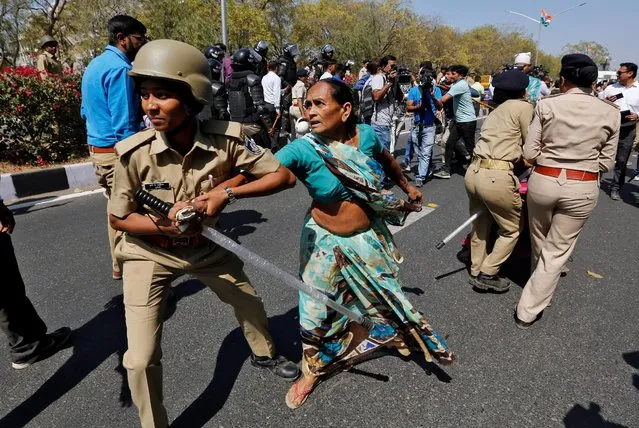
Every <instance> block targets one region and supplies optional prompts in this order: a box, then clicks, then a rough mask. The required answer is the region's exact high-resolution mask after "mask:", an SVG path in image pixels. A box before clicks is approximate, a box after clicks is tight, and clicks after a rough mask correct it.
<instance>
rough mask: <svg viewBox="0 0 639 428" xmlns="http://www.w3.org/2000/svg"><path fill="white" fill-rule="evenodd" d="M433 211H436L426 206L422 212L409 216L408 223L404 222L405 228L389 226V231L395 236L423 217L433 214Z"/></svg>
mask: <svg viewBox="0 0 639 428" xmlns="http://www.w3.org/2000/svg"><path fill="white" fill-rule="evenodd" d="M433 211H435V208H429V207H427V206H424V207H423V208H422V210H421V211H420V212H417V213H411V214H409V215H408V217H407V218H406V221H405V222H404V225H403V226H390V225H389V226H388V230H390V232H391V233H392V234H393V235H395V234H396V233H397V232H399V231H400V230H402V229H404V228H406V227H408V226H410V225H411V224H413V223H415V222H416V221H417V220H419V219H421V218H422V217H424V216H426V215H428V214H430V213H432V212H433Z"/></svg>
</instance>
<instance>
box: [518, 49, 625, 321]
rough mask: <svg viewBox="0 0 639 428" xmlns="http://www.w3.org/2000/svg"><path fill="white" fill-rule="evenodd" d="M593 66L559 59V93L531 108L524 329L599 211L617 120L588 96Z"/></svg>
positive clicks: (613, 111) (606, 105)
mask: <svg viewBox="0 0 639 428" xmlns="http://www.w3.org/2000/svg"><path fill="white" fill-rule="evenodd" d="M596 80H597V65H596V64H595V63H594V61H593V60H592V59H590V57H588V56H587V55H583V54H570V55H566V56H564V57H563V58H562V59H561V73H560V81H561V86H560V90H561V93H560V94H558V95H553V96H549V97H546V98H543V99H541V100H539V101H538V102H537V106H536V107H535V116H534V119H533V122H532V124H531V125H530V128H529V130H528V137H527V138H526V143H525V145H524V159H526V160H527V161H528V162H530V163H531V164H534V165H535V166H534V170H533V173H532V174H531V176H530V179H529V180H528V194H527V196H528V198H527V203H528V216H529V225H530V235H531V242H532V266H533V269H534V270H533V273H532V275H531V277H530V279H529V280H528V282H527V283H526V286H525V287H524V290H523V292H522V295H521V298H520V300H519V303H518V305H517V309H516V312H515V322H516V323H517V326H518V327H519V328H524V329H525V328H529V327H530V326H531V325H532V324H533V323H534V322H535V321H537V320H538V319H539V318H540V317H541V313H542V311H543V310H544V309H545V308H546V306H548V303H549V302H550V300H551V298H552V296H553V293H554V292H555V288H556V287H557V282H558V281H559V275H560V273H561V268H562V267H563V266H564V265H565V264H566V262H567V261H568V258H569V257H570V255H571V254H572V251H573V250H574V248H575V244H576V243H577V238H578V237H579V234H580V233H581V229H582V228H583V227H584V224H585V223H586V220H588V218H589V217H590V214H591V212H592V210H593V209H594V208H595V205H597V199H598V197H599V178H600V174H601V173H604V172H606V171H608V170H609V169H610V167H611V166H612V165H613V162H614V159H615V152H616V150H617V142H618V140H619V127H620V115H619V109H618V108H617V106H615V105H614V104H613V103H611V102H608V101H603V100H599V99H598V98H596V97H594V96H592V84H593V83H594V82H595V81H596Z"/></svg>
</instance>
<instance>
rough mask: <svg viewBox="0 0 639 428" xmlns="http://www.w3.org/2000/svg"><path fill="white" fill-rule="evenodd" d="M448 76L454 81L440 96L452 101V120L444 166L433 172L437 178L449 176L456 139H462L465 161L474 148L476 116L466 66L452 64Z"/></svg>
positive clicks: (445, 100) (443, 100) (446, 100)
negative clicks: (453, 116)
mask: <svg viewBox="0 0 639 428" xmlns="http://www.w3.org/2000/svg"><path fill="white" fill-rule="evenodd" d="M448 70H449V71H450V72H451V73H450V77H451V80H452V81H453V82H454V83H453V85H452V86H451V87H450V90H449V91H448V93H447V94H446V95H444V96H443V97H442V102H443V103H446V102H448V101H450V100H452V101H453V113H454V115H455V118H454V122H453V123H451V125H450V135H449V136H448V140H447V141H446V149H445V151H444V162H445V164H444V166H443V167H442V170H441V171H438V172H436V173H435V174H433V175H434V176H435V177H437V178H450V164H451V162H452V161H453V154H454V152H455V147H456V144H457V141H459V139H460V138H463V139H464V145H465V150H464V153H461V155H462V156H463V157H464V160H465V161H466V162H469V161H470V159H471V157H472V155H473V150H474V149H475V131H476V130H477V116H476V115H475V108H474V107H473V99H472V98H471V96H470V86H468V82H466V75H467V74H468V67H466V66H464V65H453V66H451V67H449V68H448Z"/></svg>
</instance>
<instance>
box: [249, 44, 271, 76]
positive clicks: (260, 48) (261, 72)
mask: <svg viewBox="0 0 639 428" xmlns="http://www.w3.org/2000/svg"><path fill="white" fill-rule="evenodd" d="M253 49H255V52H257V54H258V55H259V56H261V57H262V60H261V61H260V62H259V63H258V64H257V72H256V74H257V75H258V76H260V77H264V76H265V75H266V73H268V68H267V64H268V61H267V59H266V57H267V55H268V42H267V41H266V40H260V41H259V42H257V43H255V47H254V48H253Z"/></svg>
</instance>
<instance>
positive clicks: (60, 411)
mask: <svg viewBox="0 0 639 428" xmlns="http://www.w3.org/2000/svg"><path fill="white" fill-rule="evenodd" d="M632 162H633V167H634V162H636V158H634V157H633V160H632ZM410 176H411V177H412V176H413V175H410ZM637 183H639V182H637V181H635V182H632V183H631V184H630V185H627V186H625V187H624V189H623V191H622V196H623V197H624V199H625V200H626V202H613V201H611V200H610V199H609V198H608V196H607V195H606V194H604V192H603V191H602V193H601V195H600V199H599V204H598V206H597V208H596V209H595V212H594V214H593V216H592V218H591V219H590V221H589V222H588V223H587V225H586V228H585V230H584V232H583V233H582V235H581V237H580V239H579V242H578V244H577V248H576V250H575V252H574V255H573V258H574V261H573V262H572V263H570V266H569V267H570V269H571V271H570V273H569V274H568V276H567V277H565V278H563V279H562V280H561V282H560V286H559V288H558V292H557V294H556V296H555V298H554V299H553V305H552V306H551V307H550V308H549V309H547V310H546V311H545V314H544V316H543V318H542V319H541V321H540V322H539V323H537V324H535V325H534V327H533V328H531V329H530V330H528V331H521V330H519V329H517V328H516V327H515V324H514V321H513V318H512V311H513V308H514V306H515V303H516V302H517V300H518V298H519V296H520V294H521V287H520V286H514V287H513V288H511V290H510V291H509V292H508V293H506V294H501V295H496V294H479V293H477V292H475V291H473V290H472V289H471V287H470V286H469V285H468V283H467V280H468V276H467V273H466V271H465V269H464V266H463V265H462V264H461V263H460V262H458V261H457V260H456V258H455V253H456V252H457V250H458V249H459V248H460V246H459V244H458V243H459V239H455V240H453V241H452V242H451V243H450V244H448V245H447V246H446V247H444V248H443V249H442V250H439V251H438V250H436V249H435V244H436V243H437V242H438V241H439V240H440V239H441V238H442V237H443V236H445V235H447V234H448V233H449V232H450V231H452V230H453V229H454V228H455V227H456V226H457V225H459V224H460V223H461V222H462V221H463V220H464V219H465V218H467V216H468V205H467V199H466V196H465V191H464V186H463V177H462V176H460V175H454V176H453V178H452V179H451V180H434V181H431V182H429V183H427V184H426V185H425V186H424V187H423V188H422V190H423V192H424V195H425V200H426V202H433V203H435V204H437V205H438V207H437V208H436V209H435V210H434V211H432V212H431V213H429V214H428V215H425V216H423V217H421V218H420V219H419V220H418V221H416V222H414V223H412V224H411V225H409V226H407V227H406V228H404V229H402V230H400V231H399V232H397V233H396V234H395V239H396V241H397V244H398V246H399V248H400V249H401V250H402V252H403V254H404V255H405V262H404V264H403V265H402V273H401V275H402V278H403V280H404V282H405V287H406V290H407V291H406V292H407V295H408V296H409V298H410V299H411V300H412V301H413V303H414V304H415V305H416V307H418V308H419V309H420V310H422V311H423V312H424V313H425V314H426V317H427V318H428V319H429V321H430V322H431V324H432V325H433V327H434V328H435V329H436V330H438V331H439V332H440V333H442V334H443V335H445V337H446V338H447V341H448V344H449V345H450V347H451V348H452V349H453V350H454V352H455V353H456V354H457V358H458V359H457V361H456V363H455V364H454V365H453V366H450V367H446V368H439V367H436V366H428V365H426V364H424V363H423V362H421V360H420V356H419V355H415V356H414V357H413V358H412V359H409V360H405V359H401V358H399V357H398V356H396V355H392V354H389V355H384V356H381V357H380V358H377V359H374V360H371V361H368V362H365V363H363V364H361V365H359V366H358V369H359V370H360V372H357V373H341V374H339V375H337V376H335V377H333V378H331V379H329V380H328V381H326V382H324V383H322V384H321V385H319V386H318V388H317V389H316V391H315V392H313V393H312V395H311V396H310V397H309V399H308V401H307V403H306V404H305V405H304V406H302V407H301V408H299V409H298V410H295V411H292V410H289V409H288V408H287V407H286V405H285V404H284V395H285V394H286V391H287V389H288V387H289V386H290V384H288V383H286V382H285V381H282V380H280V379H278V378H276V377H274V376H273V375H271V374H270V373H269V372H268V371H264V370H260V369H256V368H254V367H252V366H251V365H250V362H249V361H248V356H249V350H248V347H247V345H246V343H245V341H244V339H243V337H242V335H241V334H240V332H239V329H238V326H237V323H236V321H235V319H234V317H233V313H232V310H231V308H230V307H228V306H226V305H224V304H223V303H221V302H220V301H219V300H218V299H217V298H216V297H215V296H214V295H213V294H212V293H211V292H210V291H209V290H204V289H203V286H202V285H201V284H200V283H199V282H197V281H194V280H189V279H188V278H182V279H181V280H180V281H177V282H176V283H175V284H174V291H175V297H174V298H173V299H172V300H171V301H170V304H169V307H168V309H167V314H166V319H167V320H166V322H165V327H164V338H163V352H164V358H163V365H164V397H165V404H166V407H167V409H168V413H169V418H170V420H171V421H174V426H180V427H197V426H210V427H218V426H219V427H252V426H260V427H294V426H341V427H354V426H382V427H390V426H416V427H435V426H436V427H562V426H566V427H604V426H606V427H611V426H615V427H616V426H626V427H637V426H639V403H638V399H639V390H638V389H639V333H638V331H637V325H638V324H637V320H638V315H639V293H638V292H637V277H638V276H639V268H638V264H637V260H638V250H637V248H638V245H639V234H638V233H637V219H639V211H638V207H637V205H634V204H632V201H633V195H632V194H631V192H632V191H635V192H639V184H637ZM602 187H606V186H605V183H604V185H602ZM309 203H310V198H309V196H308V194H307V192H306V190H305V189H304V188H303V186H301V185H300V184H298V185H297V186H296V187H295V188H294V189H292V190H288V191H285V192H283V193H280V194H277V195H274V196H271V197H268V198H262V199H254V200H243V201H240V202H238V203H237V204H235V205H233V207H232V209H230V208H229V209H228V210H227V211H226V212H225V213H223V214H222V216H221V219H220V223H221V224H222V227H223V229H224V230H225V231H226V232H227V233H228V234H229V235H230V236H232V237H234V238H235V239H237V240H238V241H239V242H240V243H241V244H242V245H245V246H246V247H248V248H249V249H251V250H253V251H255V252H257V253H259V254H261V255H263V256H265V257H267V258H269V259H270V260H271V261H273V262H274V263H276V264H278V265H279V266H281V267H283V268H284V269H286V270H287V271H289V272H292V273H295V272H296V271H297V263H298V239H299V233H300V230H301V225H302V218H303V214H304V212H305V210H306V209H307V207H308V205H309ZM104 210H105V199H104V198H103V197H102V196H101V195H91V196H86V197H82V198H77V199H72V200H66V201H62V202H59V203H52V204H48V205H40V206H36V207H32V208H31V209H26V210H25V209H23V210H20V211H19V212H18V213H17V215H16V220H17V228H16V230H15V232H14V235H13V242H14V246H15V249H16V254H17V257H18V260H19V262H20V265H21V270H22V274H23V276H24V280H25V283H26V287H27V293H28V295H29V296H30V298H31V300H32V301H33V303H34V305H35V307H36V308H37V310H38V312H39V313H40V315H41V317H42V318H43V319H44V320H45V321H46V322H47V324H48V326H49V328H50V329H51V330H54V329H56V328H58V327H60V326H63V325H68V326H70V327H72V328H74V329H75V330H76V336H75V346H74V347H73V348H70V349H66V350H63V351H61V352H60V353H58V354H56V355H55V356H53V357H51V358H49V359H48V360H45V361H42V362H39V363H37V364H35V365H33V366H31V367H29V368H28V369H26V370H22V371H17V370H13V369H12V368H11V366H10V364H9V360H8V352H7V351H6V350H3V351H1V352H0V361H2V360H4V361H5V362H6V363H5V364H0V396H1V397H2V399H1V400H0V427H18V426H24V425H27V426H32V427H125V426H136V425H137V424H138V417H137V411H136V409H135V406H133V405H132V404H131V401H130V395H129V391H128V388H127V386H126V375H125V372H124V370H123V368H122V366H121V364H120V361H121V356H122V353H123V352H124V350H125V347H126V336H125V329H124V323H123V307H122V295H121V291H122V290H121V287H122V283H121V282H117V281H113V280H111V278H110V261H109V256H108V251H107V243H106V242H107V240H106V239H107V238H106V228H105V213H104ZM516 270H518V271H519V273H522V272H523V273H525V272H526V270H527V268H526V267H525V266H523V265H522V266H517V269H516ZM588 271H591V272H594V273H597V274H600V275H601V276H603V278H602V279H596V278H594V277H592V276H590V275H588ZM247 272H248V274H249V276H250V277H251V278H252V281H253V283H254V285H255V287H256V288H257V290H258V292H259V293H260V294H261V296H262V298H263V300H264V304H265V307H266V310H267V313H268V315H269V317H270V326H271V330H272V334H273V336H274V338H275V341H276V344H277V346H278V349H279V351H280V352H281V353H283V354H284V355H286V356H287V357H289V358H292V359H294V360H295V361H299V359H300V343H299V339H298V333H297V307H296V305H297V298H296V293H295V292H294V291H292V290H290V289H288V288H287V287H286V286H285V285H283V284H281V283H279V282H278V280H277V278H272V277H269V276H267V275H265V274H263V273H261V272H259V271H256V270H255V269H253V268H252V267H247ZM522 285H523V284H522Z"/></svg>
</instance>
